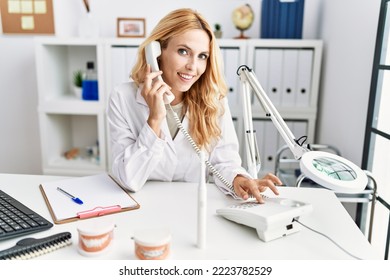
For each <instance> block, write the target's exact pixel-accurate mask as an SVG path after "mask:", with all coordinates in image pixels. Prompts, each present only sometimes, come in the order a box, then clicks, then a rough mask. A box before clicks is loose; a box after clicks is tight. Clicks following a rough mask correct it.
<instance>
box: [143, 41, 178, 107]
mask: <svg viewBox="0 0 390 280" xmlns="http://www.w3.org/2000/svg"><path fill="white" fill-rule="evenodd" d="M160 55H161V46H160V43H159V42H157V41H152V42H151V43H150V44H148V45H147V46H146V47H145V58H146V63H147V64H149V65H150V67H151V68H152V71H153V72H156V71H160V69H159V67H158V63H157V57H159V56H160ZM158 79H160V80H162V78H161V76H158ZM173 99H175V96H174V95H173V93H172V92H170V91H167V92H166V93H165V94H164V103H165V104H169V103H171V102H172V101H173Z"/></svg>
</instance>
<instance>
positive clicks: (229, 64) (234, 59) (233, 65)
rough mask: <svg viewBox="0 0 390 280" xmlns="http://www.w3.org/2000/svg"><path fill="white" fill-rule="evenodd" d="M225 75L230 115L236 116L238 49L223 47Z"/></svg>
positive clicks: (238, 101) (238, 100) (237, 110)
mask: <svg viewBox="0 0 390 280" xmlns="http://www.w3.org/2000/svg"><path fill="white" fill-rule="evenodd" d="M223 51H224V64H225V77H226V81H227V83H228V87H229V97H228V100H229V107H230V109H231V111H232V115H233V116H236V115H237V114H238V112H239V110H240V108H239V104H240V96H239V79H237V73H236V72H237V68H238V67H239V66H240V65H239V55H240V50H239V49H237V48H224V50H223Z"/></svg>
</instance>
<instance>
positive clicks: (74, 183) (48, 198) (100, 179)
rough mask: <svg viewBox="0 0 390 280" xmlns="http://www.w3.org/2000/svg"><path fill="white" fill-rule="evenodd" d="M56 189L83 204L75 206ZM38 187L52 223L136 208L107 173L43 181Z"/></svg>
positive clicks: (122, 189) (123, 190)
mask: <svg viewBox="0 0 390 280" xmlns="http://www.w3.org/2000/svg"><path fill="white" fill-rule="evenodd" d="M57 187H60V188H61V189H63V190H65V191H67V192H68V193H70V194H72V195H74V196H77V197H79V198H80V199H82V201H83V204H81V205H80V204H77V203H75V202H74V201H72V199H71V198H69V197H67V196H66V195H64V194H63V193H61V192H60V191H58V190H57ZM39 188H40V190H41V193H42V195H43V198H44V199H45V202H46V205H47V207H48V208H49V211H50V215H51V216H52V218H53V221H54V223H55V224H63V223H68V222H74V221H77V220H80V219H89V218H94V217H100V216H103V215H109V214H114V213H119V212H123V211H130V210H135V209H138V208H140V205H139V204H138V202H137V201H135V200H134V198H133V197H132V196H131V195H130V192H129V191H128V190H126V189H125V188H124V187H122V186H121V185H120V184H119V183H118V182H117V181H116V180H115V179H114V178H113V177H112V176H111V175H109V174H107V173H102V174H97V175H91V176H84V177H77V178H69V179H64V180H59V181H51V182H45V183H42V184H40V185H39Z"/></svg>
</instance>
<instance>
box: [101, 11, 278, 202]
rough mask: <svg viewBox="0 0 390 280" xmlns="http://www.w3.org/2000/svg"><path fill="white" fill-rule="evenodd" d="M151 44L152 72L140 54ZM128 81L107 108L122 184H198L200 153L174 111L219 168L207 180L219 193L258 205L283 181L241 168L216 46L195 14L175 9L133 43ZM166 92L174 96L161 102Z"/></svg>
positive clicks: (115, 166) (137, 186) (115, 172)
mask: <svg viewBox="0 0 390 280" xmlns="http://www.w3.org/2000/svg"><path fill="white" fill-rule="evenodd" d="M152 41H158V42H159V43H160V45H161V55H160V56H159V57H158V64H159V67H160V70H161V71H158V72H152V71H151V68H150V65H148V64H147V63H146V59H145V46H147V45H148V44H149V43H151V42H152ZM158 76H161V77H162V80H160V79H157V77H158ZM131 78H132V81H130V82H128V83H124V84H121V85H118V86H117V87H116V88H115V89H114V90H113V92H112V94H111V97H110V102H109V107H108V123H109V131H110V138H111V139H110V141H111V151H112V159H113V161H112V173H113V175H114V176H115V177H116V178H117V179H118V180H119V181H120V182H121V183H122V184H124V185H125V186H126V187H128V188H129V189H130V190H132V191H138V190H139V189H141V188H142V186H143V185H144V184H145V182H146V181H147V180H159V181H185V182H198V181H199V174H200V161H199V155H198V154H197V152H196V151H195V150H194V148H193V146H192V145H191V143H190V141H189V140H188V139H187V137H186V136H185V135H184V133H182V132H181V131H180V130H179V129H178V126H177V124H176V122H175V119H174V117H173V114H174V113H173V111H174V112H176V113H177V115H178V117H179V119H180V120H181V122H182V125H183V127H184V128H185V129H186V130H187V131H188V133H189V134H190V135H191V137H192V139H193V140H194V142H195V143H196V145H197V147H199V149H201V150H202V151H203V152H204V153H205V155H206V156H205V157H206V159H207V160H208V161H209V162H210V163H211V165H212V166H213V167H214V169H215V170H216V171H217V172H218V174H219V175H217V176H213V177H214V181H215V184H216V185H217V186H218V187H219V188H220V189H221V190H222V191H224V192H225V193H228V194H230V195H232V196H234V197H235V198H242V199H247V198H248V197H249V196H254V197H255V198H256V199H257V200H258V201H259V202H261V203H262V202H263V199H262V197H261V195H260V193H261V192H263V191H265V190H266V189H267V188H270V189H271V190H272V191H273V192H274V193H275V194H278V190H277V188H276V186H275V185H279V184H282V183H281V181H280V180H279V179H278V178H277V177H276V176H275V175H273V174H267V175H266V176H265V177H264V178H262V179H252V178H251V176H250V175H249V174H248V173H247V172H246V171H245V169H244V168H242V167H241V158H240V156H239V153H238V140H237V136H236V133H235V130H234V126H233V121H232V117H231V114H230V111H229V107H228V103H227V98H226V93H227V87H226V84H225V81H224V77H223V74H222V71H221V60H220V53H219V48H218V46H217V45H216V41H215V37H214V35H213V32H212V29H211V27H210V25H209V24H208V23H207V21H206V20H205V19H204V18H203V17H202V16H201V15H200V14H199V13H197V12H196V11H193V10H191V9H179V10H175V11H173V12H171V13H169V14H168V15H166V16H165V17H164V18H163V19H161V21H160V22H159V23H158V24H157V26H156V27H155V29H154V30H153V31H152V32H151V34H150V36H149V37H148V38H147V39H146V40H145V41H144V43H143V44H141V45H140V47H139V51H138V59H137V62H136V64H135V66H134V68H133V69H132V74H131ZM168 91H170V92H172V93H173V95H174V97H175V98H174V100H173V101H172V102H171V103H170V104H164V94H165V93H166V92H168ZM222 178H223V179H222ZM224 182H225V183H224Z"/></svg>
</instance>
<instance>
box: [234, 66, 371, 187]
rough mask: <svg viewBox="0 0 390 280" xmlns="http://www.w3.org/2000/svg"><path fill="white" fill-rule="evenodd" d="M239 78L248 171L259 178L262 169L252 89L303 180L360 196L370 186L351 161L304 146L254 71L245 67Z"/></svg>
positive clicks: (240, 69)
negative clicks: (256, 137) (305, 178)
mask: <svg viewBox="0 0 390 280" xmlns="http://www.w3.org/2000/svg"><path fill="white" fill-rule="evenodd" d="M237 74H238V75H239V77H240V81H241V87H242V93H243V110H244V112H243V113H244V127H245V132H246V139H245V140H246V145H245V147H246V156H247V157H246V158H247V164H248V172H249V173H250V174H251V175H252V176H253V177H254V178H257V172H258V169H259V158H260V157H259V155H258V154H257V153H258V152H257V151H258V149H257V147H256V140H255V134H254V130H253V124H252V109H251V104H250V92H251V89H252V91H253V92H254V93H255V95H256V97H257V99H258V100H259V101H260V104H261V105H262V106H263V108H264V111H265V112H266V116H267V117H269V118H270V119H271V120H272V122H273V124H274V125H275V127H276V129H277V130H278V132H279V133H280V135H281V136H282V137H283V140H284V141H285V142H286V144H287V146H288V147H289V149H290V150H291V152H292V154H293V155H294V158H295V159H296V160H299V165H300V168H301V171H302V174H303V176H304V177H307V178H309V179H311V180H312V181H314V182H315V183H317V184H319V185H321V186H323V187H325V188H328V189H331V190H333V191H335V192H340V193H359V192H361V191H363V190H364V189H365V188H366V186H367V183H368V178H367V175H366V173H365V172H364V171H363V170H362V169H361V168H359V167H358V166H356V165H355V164H354V163H352V162H351V161H349V160H347V159H345V158H343V157H340V156H338V155H335V154H332V153H328V152H323V151H311V150H310V148H309V147H310V146H308V145H307V146H304V145H303V144H302V143H299V141H298V140H296V139H295V136H294V134H293V133H292V132H291V130H290V129H289V128H288V126H287V124H286V123H285V122H284V120H283V118H282V117H281V116H280V114H279V112H278V111H277V110H276V108H275V106H274V105H273V104H272V102H271V101H270V99H269V98H268V96H267V94H266V93H265V91H264V89H263V88H262V86H261V85H260V83H259V81H258V80H257V77H256V76H255V74H254V72H253V71H252V70H251V69H250V68H249V67H248V66H246V65H243V66H240V67H239V68H238V70H237Z"/></svg>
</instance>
